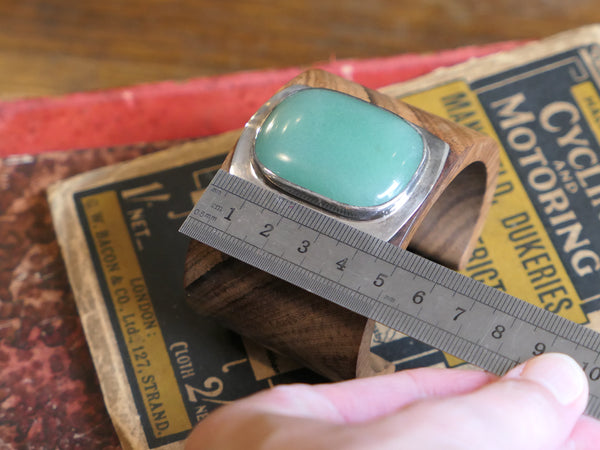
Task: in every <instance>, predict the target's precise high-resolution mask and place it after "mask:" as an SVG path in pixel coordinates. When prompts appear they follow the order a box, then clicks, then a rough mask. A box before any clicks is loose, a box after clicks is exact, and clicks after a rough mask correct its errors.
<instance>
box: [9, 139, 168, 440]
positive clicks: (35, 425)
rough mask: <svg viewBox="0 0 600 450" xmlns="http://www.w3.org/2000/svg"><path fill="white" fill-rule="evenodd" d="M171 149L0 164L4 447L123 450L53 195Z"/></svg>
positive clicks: (51, 155)
mask: <svg viewBox="0 0 600 450" xmlns="http://www.w3.org/2000/svg"><path fill="white" fill-rule="evenodd" d="M168 145H173V143H172V142H171V143H162V144H144V145H135V146H125V147H113V148H102V149H93V150H80V151H68V152H48V153H44V154H42V155H37V156H31V155H20V156H12V157H8V158H3V159H0V236H2V240H1V242H0V402H1V404H2V407H1V408H0V447H1V448H21V446H26V447H27V448H72V449H77V448H81V449H87V448H118V446H119V441H118V439H117V435H116V433H115V431H114V427H113V425H112V423H111V421H110V418H109V416H108V414H107V412H106V408H105V406H104V402H103V398H102V395H101V392H100V389H99V387H98V380H97V378H96V375H95V370H94V366H93V363H92V358H91V357H90V354H89V350H88V346H87V344H86V341H85V336H84V333H83V329H82V327H81V323H80V321H79V315H78V312H77V308H76V305H75V300H74V298H73V293H72V291H71V288H70V285H69V282H68V279H67V274H66V269H65V267H64V263H63V260H62V257H61V254H60V248H59V246H58V242H57V241H56V236H55V234H54V230H53V226H52V219H51V218H50V208H49V206H48V203H47V200H46V188H47V187H48V186H49V185H50V184H51V183H53V182H56V181H58V180H60V179H63V178H67V177H71V176H73V175H76V174H77V173H79V172H85V171H89V170H92V169H95V168H97V167H100V166H105V165H110V164H115V163H118V162H120V161H125V160H127V159H132V158H135V157H138V156H141V155H144V154H148V153H151V152H154V151H157V150H161V149H164V148H166V147H167V146H168Z"/></svg>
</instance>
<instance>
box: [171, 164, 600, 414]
mask: <svg viewBox="0 0 600 450" xmlns="http://www.w3.org/2000/svg"><path fill="white" fill-rule="evenodd" d="M180 231H181V232H182V233H184V234H186V235H188V236H189V237H191V238H193V239H196V240H198V241H200V242H202V243H205V244H207V245H209V246H211V247H214V248H216V249H217V250H220V251H222V252H223V253H226V254H228V255H230V256H233V257H234V258H237V259H239V260H241V261H244V262H246V263H248V264H250V265H252V266H255V267H257V268H259V269H261V270H263V271H265V272H268V273H270V274H272V275H275V276H276V277H279V278H282V279H284V280H286V281H288V282H290V283H292V284H294V285H296V286H299V287H301V288H303V289H305V290H307V291H309V292H312V293H314V294H317V295H319V296H321V297H323V298H325V299H327V300H329V301H332V302H334V303H336V304H338V305H340V306H343V307H345V308H347V309H350V310H352V311H354V312H356V313H358V314H360V315H363V316H365V317H368V318H370V319H373V320H376V321H377V322H380V323H382V324H384V325H386V326H388V327H390V328H393V329H394V330H397V331H400V332H401V333H404V334H406V335H408V336H410V337H412V338H414V339H417V340H419V341H421V342H424V343H425V344H428V345H431V346H432V347H435V348H437V349H440V350H443V351H445V352H447V353H449V354H451V355H453V356H456V357H457V358H460V359H462V360H464V361H466V362H468V363H471V364H474V365H476V366H478V367H481V368H482V369H485V370H487V371H489V372H492V373H495V374H497V375H503V374H504V373H506V372H507V371H508V370H510V369H511V368H512V367H514V366H515V365H517V364H518V363H520V362H523V361H525V360H527V359H529V358H531V357H533V356H535V355H538V354H541V353H544V352H550V351H553V352H562V353H566V354H568V355H570V356H572V357H573V358H574V359H575V360H576V361H578V362H579V364H580V365H581V366H582V367H583V369H584V371H585V372H586V374H587V376H588V380H589V381H590V397H589V401H588V405H587V408H586V413H587V414H588V415H590V416H593V417H596V418H600V334H599V333H597V332H595V331H594V330H591V329H589V328H586V327H584V326H582V325H579V324H576V323H574V322H572V321H569V320H568V319H565V318H563V317H560V316H558V315H556V314H554V313H551V312H549V311H546V310H544V309H541V308H538V307H537V306H534V305H531V304H529V303H527V302H524V301H523V300H520V299H518V298H516V297H513V296H511V295H509V294H507V293H505V292H502V291H499V290H497V289H494V288H491V287H489V286H486V285H484V284H483V283H480V282H478V281H476V280H473V279H471V278H468V277H466V276H464V275H462V274H460V273H458V272H455V271H452V270H450V269H448V268H446V267H444V266H442V265H440V264H437V263H435V262H433V261H430V260H428V259H426V258H423V257H421V256H418V255H415V254H413V253H411V252H409V251H407V250H403V249H401V248H399V247H396V246H394V245H392V244H390V243H388V242H386V241H384V240H381V239H378V238H376V237H374V236H371V235H369V234H367V233H365V232H363V231H359V230H357V229H356V228H353V227H351V226H350V225H347V224H345V223H343V222H340V221H338V220H336V219H334V218H332V217H330V216H328V215H326V214H324V213H321V212H319V211H317V210H315V209H313V208H310V207H307V206H305V205H303V204H300V203H298V202H296V201H294V200H292V199H290V198H288V197H285V196H283V195H280V194H278V193H276V192H274V191H272V190H269V189H266V188H263V187H261V186H258V185H256V184H253V183H251V182H249V181H246V180H243V179H241V178H238V177H236V176H234V175H231V174H229V173H228V172H225V171H223V170H219V172H218V173H217V175H216V176H215V177H214V178H213V181H212V182H211V184H210V185H209V186H208V187H207V189H206V191H205V192H204V194H203V196H202V197H201V198H200V200H198V202H197V203H196V205H195V207H194V209H193V210H192V212H191V213H190V215H189V216H188V217H187V219H186V220H185V222H184V223H183V225H182V226H181V229H180Z"/></svg>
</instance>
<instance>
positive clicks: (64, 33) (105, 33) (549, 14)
mask: <svg viewBox="0 0 600 450" xmlns="http://www.w3.org/2000/svg"><path fill="white" fill-rule="evenodd" d="M597 21H600V4H599V3H598V2H597V1H596V0H577V1H574V2H564V1H561V0H531V1H527V2H523V1H518V0H495V1H490V0H487V1H486V0H484V1H481V0H423V1H409V0H375V1H360V0H332V1H325V2H324V1H321V0H305V1H291V0H283V1H279V2H275V1H272V0H245V1H244V0H227V1H224V0H128V1H121V0H104V1H101V2H98V1H91V0H0V99H8V98H16V97H31V96H39V95H55V94H63V93H68V92H76V91H86V90H94V89H103V88H110V87H117V86H126V85H131V84H137V83H142V82H151V81H157V80H165V79H175V80H184V79H188V78H191V77H198V76H204V75H214V74H220V73H226V72H231V71H237V70H251V69H266V68H278V67H286V66H292V65H302V66H303V65H309V64H311V63H314V62H317V61H325V60H329V59H332V58H337V59H342V58H367V57H378V56H389V55H397V54H400V53H406V52H429V51H435V50H440V49H446V48H454V47H458V46H465V45H477V44H484V43H489V42H497V41H503V40H514V39H518V40H521V39H537V38H541V37H545V36H548V35H551V34H554V33H556V32H559V31H562V30H566V29H569V28H575V27H577V26H580V25H584V24H588V23H592V22H597Z"/></svg>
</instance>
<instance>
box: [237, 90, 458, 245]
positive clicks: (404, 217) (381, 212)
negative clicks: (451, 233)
mask: <svg viewBox="0 0 600 450" xmlns="http://www.w3.org/2000/svg"><path fill="white" fill-rule="evenodd" d="M305 89H324V88H313V87H310V86H305V85H294V86H290V87H288V88H286V89H283V90H281V91H279V92H278V93H277V94H275V95H274V96H273V97H272V98H271V99H270V100H269V101H267V102H266V103H265V104H264V105H263V106H262V107H261V108H260V109H259V110H258V111H257V112H256V113H255V114H254V115H253V116H252V117H251V118H250V120H249V121H248V123H247V124H246V126H245V127H244V129H243V131H242V134H241V136H240V138H239V140H238V143H237V145H236V147H235V151H234V153H233V157H232V161H231V167H230V170H229V171H230V173H231V174H233V175H236V176H238V177H240V178H244V179H245V180H248V181H251V182H253V183H256V184H260V185H261V186H264V187H267V188H269V189H271V190H274V191H276V192H279V193H282V192H284V193H286V194H289V195H291V196H293V197H295V198H297V199H298V200H300V201H301V202H302V203H303V204H306V205H308V206H310V207H313V208H317V209H319V210H321V211H325V212H327V213H328V214H329V215H332V216H333V217H335V218H336V219H338V220H342V221H343V222H346V223H348V224H350V225H352V226H354V227H356V228H359V229H361V230H363V231H366V232H368V233H370V234H372V235H375V236H377V237H379V238H381V239H385V240H389V239H390V238H391V237H392V236H394V234H395V233H396V232H397V231H398V230H399V229H400V228H401V227H402V226H403V225H405V224H406V223H407V222H408V221H409V219H410V218H411V217H412V216H413V214H414V213H415V212H416V211H417V210H418V209H419V207H420V206H421V205H422V204H423V202H424V201H425V199H426V198H427V196H428V195H429V193H430V192H431V190H432V189H433V186H434V185H435V182H436V181H437V179H438V178H439V176H440V174H441V172H442V169H443V167H444V164H445V163H446V159H447V157H448V153H449V147H448V144H447V143H446V142H444V141H442V140H440V139H439V138H438V137H436V136H434V135H433V134H431V133H429V132H428V131H427V130H424V129H423V128H421V127H418V126H416V125H414V124H413V123H411V122H409V121H407V120H406V119H403V118H402V120H404V121H405V122H406V123H408V124H409V125H410V126H412V127H413V128H414V129H415V130H416V131H417V132H418V133H419V134H420V135H421V138H422V141H423V158H422V159H421V163H420V164H419V167H418V168H417V170H416V172H415V174H414V175H413V177H412V178H411V180H410V181H409V183H408V184H407V186H406V188H405V189H404V190H403V191H402V192H401V193H400V194H398V195H397V196H396V197H394V198H393V199H391V200H389V201H387V202H385V203H382V204H380V205H376V206H371V207H357V206H352V205H347V204H345V203H340V202H337V201H335V200H332V199H329V198H326V197H324V196H322V195H320V194H317V193H315V192H313V191H310V190H308V189H306V188H303V187H302V186H298V185H296V184H294V183H291V182H289V181H288V180H286V179H284V178H281V177H279V176H278V175H277V174H275V173H273V172H272V171H270V170H269V169H268V168H266V167H264V166H263V165H262V164H261V163H260V161H258V159H257V158H256V154H255V146H254V144H255V141H256V137H257V136H258V133H259V132H260V130H261V127H262V125H263V123H264V122H265V120H266V119H267V117H268V116H269V114H270V113H271V111H273V109H274V108H275V107H276V106H277V105H279V104H280V103H281V102H282V101H283V100H285V99H286V98H288V97H289V96H291V95H294V94H295V93H297V92H299V91H302V90H305ZM344 95H348V94H344ZM358 100H360V101H363V100H361V99H358ZM371 106H373V107H376V108H379V106H377V105H373V104H371ZM386 111H388V112H390V113H391V114H394V113H393V112H392V111H389V110H386Z"/></svg>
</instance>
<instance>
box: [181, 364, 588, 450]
mask: <svg viewBox="0 0 600 450" xmlns="http://www.w3.org/2000/svg"><path fill="white" fill-rule="evenodd" d="M587 397H588V384H587V377H586V375H585V374H584V373H583V371H582V370H581V368H580V367H579V365H578V364H577V363H576V362H575V361H574V360H572V359H571V358H569V357H567V356H565V355H562V354H556V353H550V354H545V355H541V356H538V357H536V358H533V359H531V360H530V361H528V362H526V363H524V364H521V365H519V366H517V367H515V368H514V369H512V370H511V371H510V372H508V373H507V374H506V375H505V376H504V377H502V378H497V377H495V376H493V375H490V374H487V373H485V372H480V371H470V370H457V369H431V368H423V369H414V370H408V371H403V372H397V373H394V374H391V375H383V376H378V377H373V378H363V379H357V380H351V381H346V382H341V383H332V384H323V385H316V386H309V385H301V384H296V385H280V386H277V387H275V388H273V389H270V390H267V391H263V392H260V393H258V394H255V395H253V396H250V397H248V398H246V399H243V400H239V401H237V402H234V403H232V404H231V405H228V406H225V407H222V408H220V409H218V410H217V411H215V412H214V413H212V414H211V415H209V417H208V418H207V419H205V420H204V421H203V422H201V423H200V424H199V425H198V426H197V427H196V428H195V429H194V430H193V431H192V433H191V435H190V437H189V439H188V441H187V444H186V449H187V450H201V449H223V450H238V449H239V450H242V449H244V450H253V449H265V450H266V449H286V450H287V449H307V448H310V449H323V450H325V449H327V450H330V449H365V448H376V449H378V450H384V449H394V450H397V449H419V450H421V449H440V448H443V449H477V450H481V449H511V450H512V449H528V450H531V449H543V450H551V449H565V450H566V449H597V448H600V422H598V421H596V420H595V419H592V418H589V417H587V416H581V414H582V412H583V410H584V408H585V405H586V401H587Z"/></svg>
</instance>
